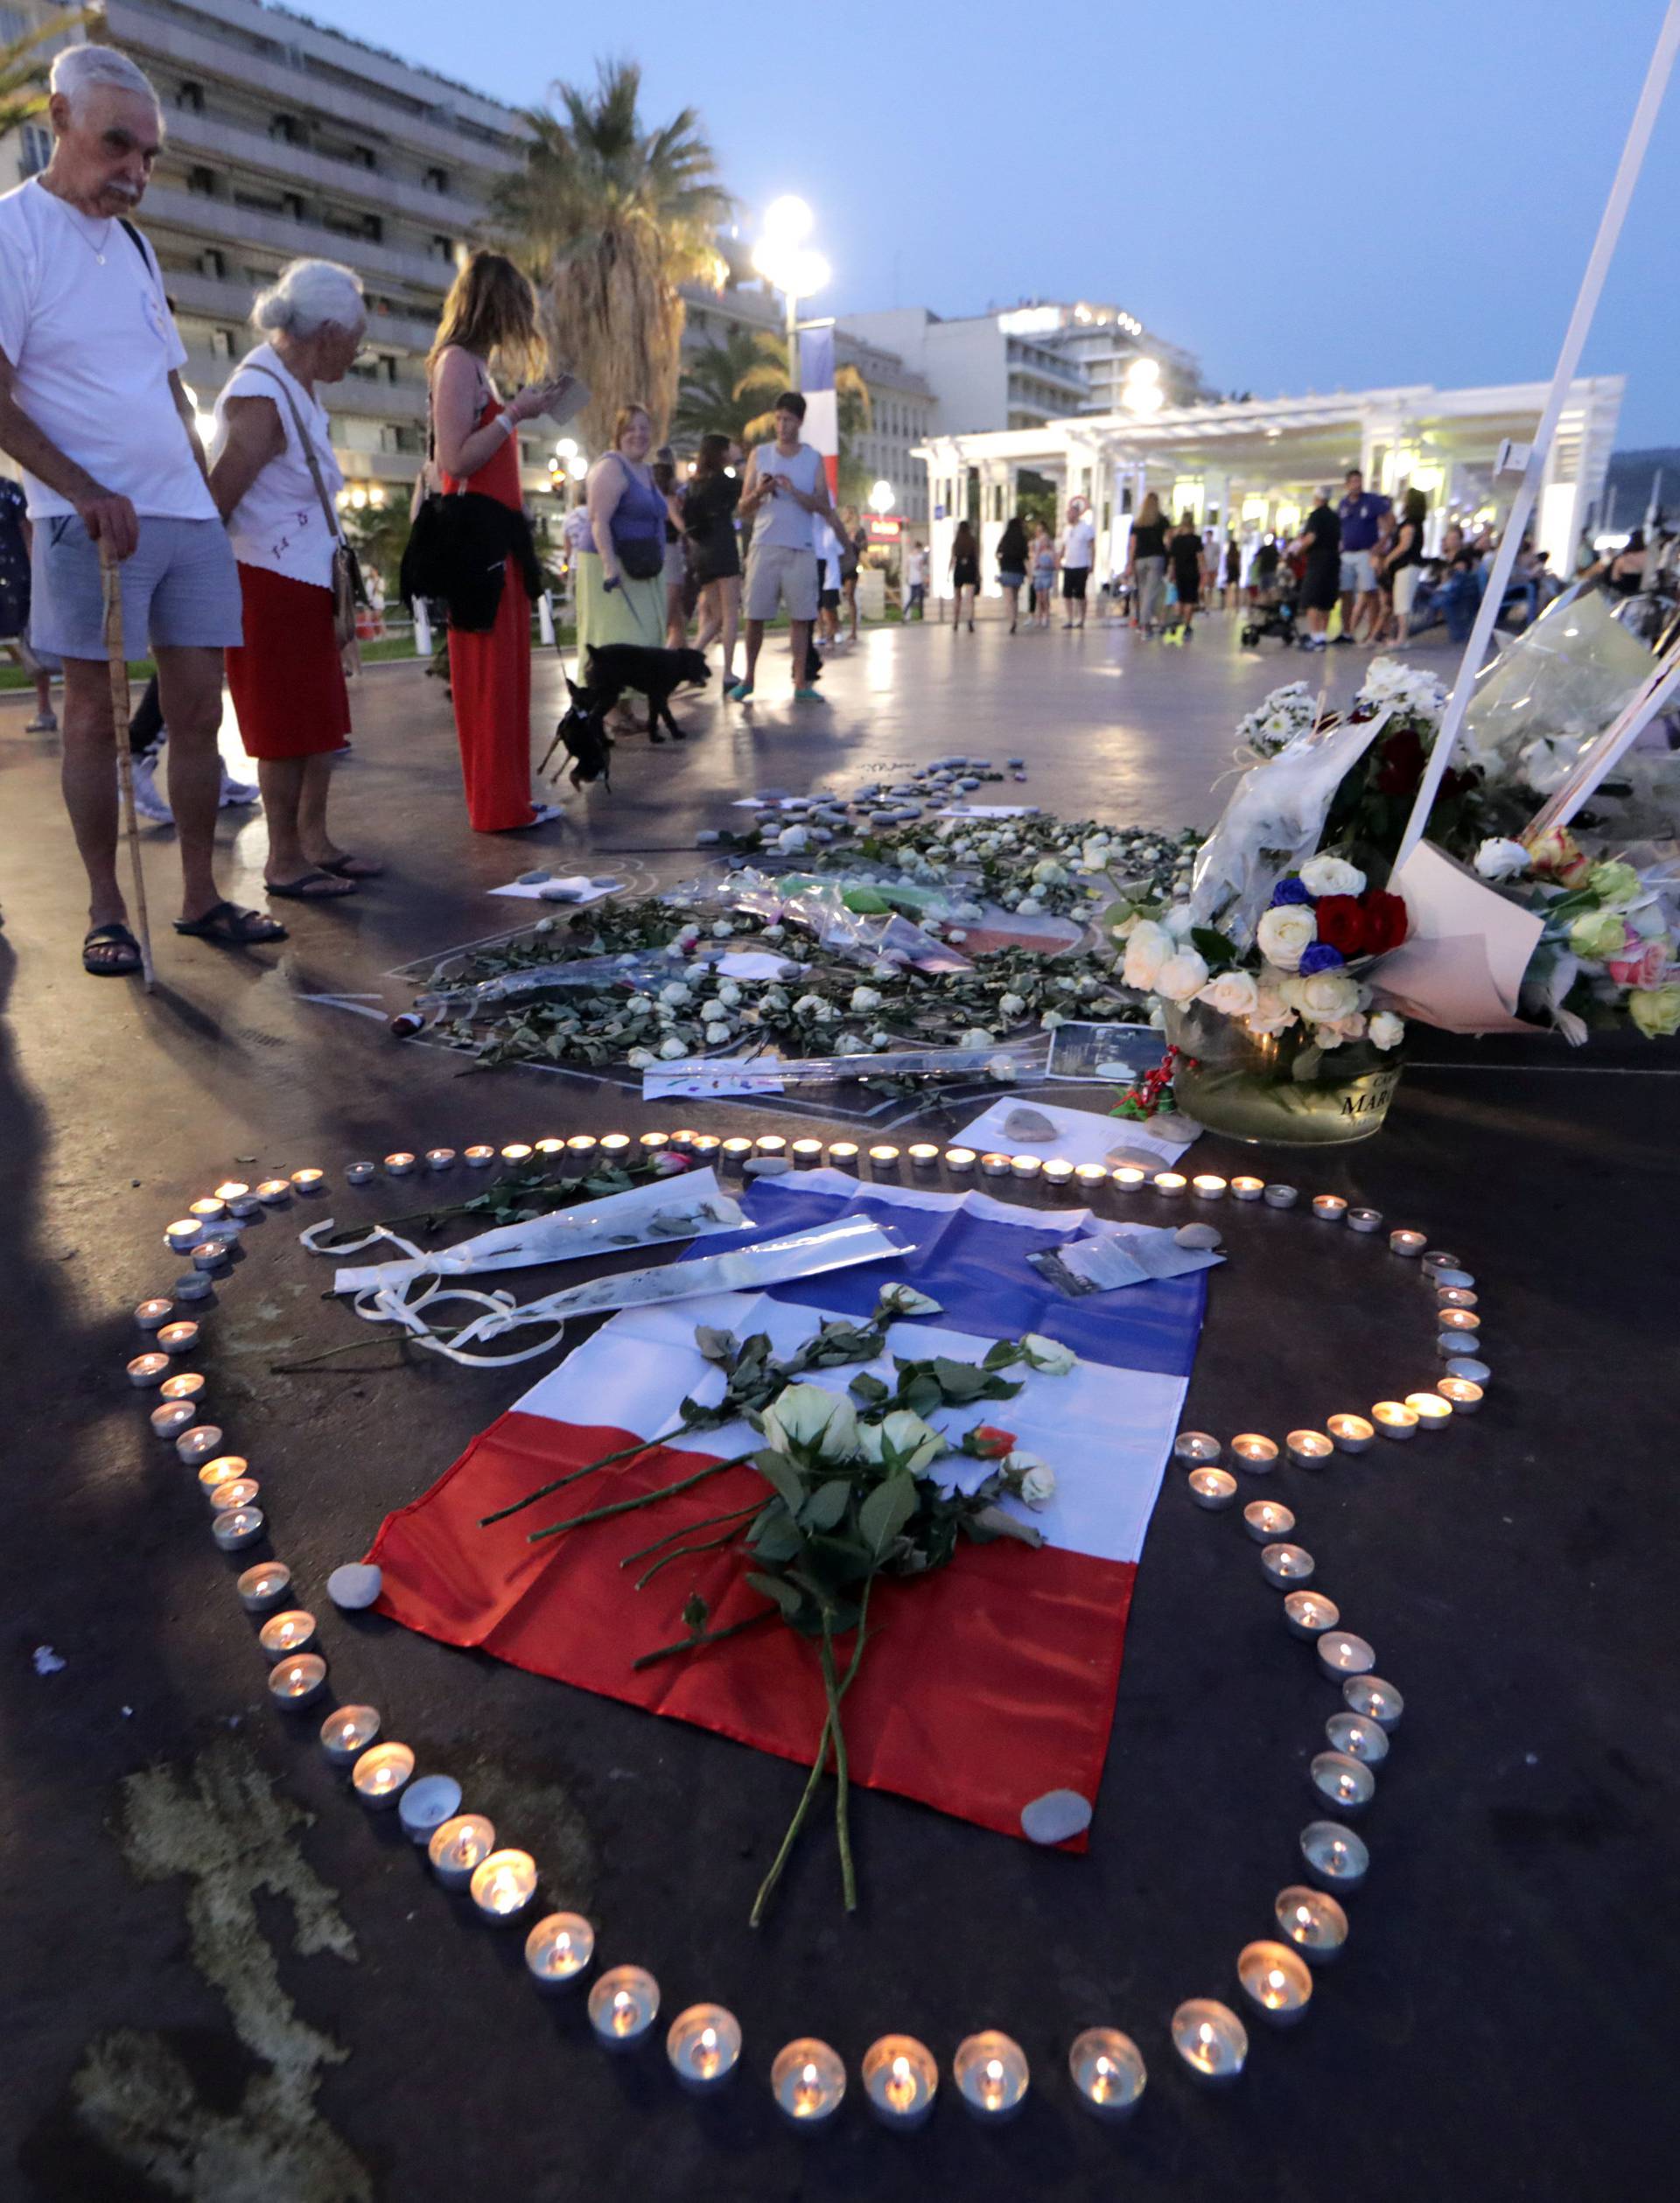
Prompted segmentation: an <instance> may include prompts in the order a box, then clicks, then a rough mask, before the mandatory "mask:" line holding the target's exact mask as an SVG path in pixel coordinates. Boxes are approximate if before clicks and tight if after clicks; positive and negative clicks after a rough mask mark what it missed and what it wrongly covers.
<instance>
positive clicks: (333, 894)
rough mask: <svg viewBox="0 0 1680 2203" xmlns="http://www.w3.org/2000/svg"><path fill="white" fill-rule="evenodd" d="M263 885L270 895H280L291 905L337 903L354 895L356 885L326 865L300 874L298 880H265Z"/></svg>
mask: <svg viewBox="0 0 1680 2203" xmlns="http://www.w3.org/2000/svg"><path fill="white" fill-rule="evenodd" d="M263 885H264V886H265V887H266V888H267V890H268V892H269V894H270V895H278V896H280V897H282V898H283V899H284V900H285V901H287V902H289V903H337V902H342V900H343V899H344V898H345V897H346V895H353V894H354V893H355V892H356V883H355V882H354V880H353V879H351V878H348V877H347V876H346V875H344V874H340V873H338V872H336V871H333V869H332V867H331V866H329V865H326V864H322V865H319V866H318V867H317V869H316V870H315V871H312V872H300V873H299V874H298V876H297V878H296V879H287V880H278V879H271V880H265V881H264V882H263Z"/></svg>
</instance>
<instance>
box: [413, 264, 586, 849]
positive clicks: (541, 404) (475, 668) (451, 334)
mask: <svg viewBox="0 0 1680 2203" xmlns="http://www.w3.org/2000/svg"><path fill="white" fill-rule="evenodd" d="M537 351H538V340H537V329H536V297H535V293H534V292H533V290H532V289H531V286H530V284H529V283H528V282H527V281H526V279H525V277H524V276H522V275H521V273H520V271H519V269H517V268H515V267H514V263H513V262H512V261H511V260H507V259H505V258H504V257H503V256H502V255H501V254H500V253H488V252H479V253H474V254H473V255H472V258H471V259H470V260H469V261H468V262H467V263H466V265H465V267H464V268H463V269H461V271H460V273H459V275H458V276H456V278H455V281H454V283H453V284H452V285H451V289H450V293H449V296H448V297H447V298H446V299H445V300H444V315H443V319H442V321H441V322H440V323H439V325H438V329H437V340H436V342H435V343H434V344H433V346H432V348H431V356H430V360H429V361H428V363H427V365H428V367H429V369H430V377H431V419H432V432H433V437H434V439H435V445H436V457H437V465H438V467H439V469H440V470H441V472H442V475H443V487H444V492H445V493H452V492H454V491H456V490H458V489H467V490H472V491H475V492H477V493H479V495H480V496H484V497H493V498H494V499H495V500H496V501H497V503H498V504H500V505H506V506H508V507H511V508H512V509H513V510H514V511H515V512H517V511H518V510H519V509H520V508H521V505H522V503H523V499H522V497H521V490H520V481H519V436H518V430H519V426H520V423H521V422H525V421H531V420H535V417H536V416H537V415H538V414H539V413H542V411H544V410H545V409H546V408H547V407H548V406H549V404H550V403H551V402H553V400H554V398H555V396H556V385H555V384H553V383H546V382H545V383H536V384H531V385H528V386H527V387H526V388H523V389H521V391H520V392H519V394H518V395H517V396H516V397H513V398H510V399H509V400H508V401H507V403H506V404H505V405H504V404H503V403H502V402H501V400H500V397H498V395H496V386H495V384H494V382H493V381H492V380H491V376H490V360H491V357H492V355H493V354H495V353H500V356H501V359H502V360H504V361H506V362H508V363H510V364H514V365H515V366H522V365H524V364H526V363H528V361H530V360H532V359H534V358H535V356H536V353H537ZM449 680H450V687H451V690H452V692H453V695H454V700H455V731H456V734H457V736H458V738H459V741H460V745H461V778H462V780H464V781H465V785H466V811H467V816H468V818H469V819H470V820H471V821H472V826H473V829H474V830H475V831H476V832H478V833H479V834H506V833H509V832H511V831H513V830H514V829H516V828H518V827H521V826H541V825H542V824H543V823H544V822H546V821H547V820H549V819H552V818H557V817H558V816H559V815H560V811H559V807H558V805H556V804H550V803H537V802H535V801H533V800H532V795H531V600H530V598H529V597H528V594H527V593H526V589H525V581H524V577H523V576H522V575H521V572H520V570H519V565H518V562H517V561H516V560H515V559H514V557H513V556H512V555H511V554H510V555H509V556H508V557H507V563H506V567H505V570H504V574H503V579H502V587H501V601H500V605H498V607H497V611H496V619H495V625H494V626H493V627H491V628H490V629H489V630H487V632H486V633H481V634H480V633H469V632H466V631H465V630H463V629H461V628H458V627H451V629H450V631H449Z"/></svg>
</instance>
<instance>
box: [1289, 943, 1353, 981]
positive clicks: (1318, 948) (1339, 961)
mask: <svg viewBox="0 0 1680 2203" xmlns="http://www.w3.org/2000/svg"><path fill="white" fill-rule="evenodd" d="M1347 961H1348V960H1347V958H1346V957H1345V956H1344V955H1342V953H1341V949H1340V948H1332V947H1331V946H1330V944H1329V942H1328V941H1313V943H1312V944H1311V946H1310V947H1308V948H1303V949H1302V951H1301V965H1300V969H1301V976H1302V977H1303V978H1304V979H1310V978H1311V977H1312V976H1313V973H1314V972H1315V971H1336V970H1339V969H1341V966H1342V965H1343V964H1344V963H1346V962H1347Z"/></svg>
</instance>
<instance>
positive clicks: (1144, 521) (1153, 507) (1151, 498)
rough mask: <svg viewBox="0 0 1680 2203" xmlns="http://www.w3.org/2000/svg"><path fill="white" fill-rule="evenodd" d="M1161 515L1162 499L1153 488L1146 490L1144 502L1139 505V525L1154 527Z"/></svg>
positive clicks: (1141, 526)
mask: <svg viewBox="0 0 1680 2203" xmlns="http://www.w3.org/2000/svg"><path fill="white" fill-rule="evenodd" d="M1160 517H1161V500H1160V499H1159V497H1158V496H1157V495H1156V494H1155V493H1154V491H1153V490H1149V491H1146V492H1145V496H1144V501H1143V503H1142V504H1141V505H1140V506H1139V507H1138V526H1139V527H1140V528H1153V527H1154V525H1155V523H1156V522H1157V521H1159V519H1160Z"/></svg>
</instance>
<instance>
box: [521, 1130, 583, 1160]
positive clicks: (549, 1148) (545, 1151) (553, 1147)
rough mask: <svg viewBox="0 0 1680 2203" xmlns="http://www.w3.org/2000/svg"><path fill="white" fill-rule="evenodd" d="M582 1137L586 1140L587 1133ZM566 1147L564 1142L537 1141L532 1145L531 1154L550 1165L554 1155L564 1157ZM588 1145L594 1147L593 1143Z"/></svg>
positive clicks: (551, 1140) (553, 1140)
mask: <svg viewBox="0 0 1680 2203" xmlns="http://www.w3.org/2000/svg"><path fill="white" fill-rule="evenodd" d="M582 1136H583V1137H584V1138H585V1139H588V1137H589V1136H588V1134H587V1133H584V1135H582ZM566 1145H567V1143H566V1142H565V1141H564V1140H556V1139H547V1140H538V1141H536V1142H535V1143H534V1145H533V1147H532V1150H531V1152H532V1153H533V1154H534V1155H540V1156H541V1157H542V1160H543V1161H544V1162H545V1163H552V1162H553V1160H554V1158H555V1157H556V1155H563V1154H564V1153H565V1151H566ZM590 1145H591V1147H592V1146H593V1145H594V1142H593V1141H592V1140H591V1141H590Z"/></svg>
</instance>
